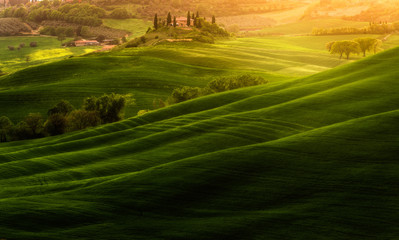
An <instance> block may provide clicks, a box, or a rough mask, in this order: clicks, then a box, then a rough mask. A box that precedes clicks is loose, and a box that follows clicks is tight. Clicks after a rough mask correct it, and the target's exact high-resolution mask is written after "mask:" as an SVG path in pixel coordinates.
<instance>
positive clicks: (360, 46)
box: [326, 38, 382, 59]
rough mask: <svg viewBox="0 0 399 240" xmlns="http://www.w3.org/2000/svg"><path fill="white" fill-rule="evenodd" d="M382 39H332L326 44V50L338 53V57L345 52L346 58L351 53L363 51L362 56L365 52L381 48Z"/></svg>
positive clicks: (375, 51) (340, 57) (376, 50)
mask: <svg viewBox="0 0 399 240" xmlns="http://www.w3.org/2000/svg"><path fill="white" fill-rule="evenodd" d="M381 45H382V41H381V40H379V39H375V38H356V39H354V40H345V41H334V42H329V43H327V44H326V48H327V50H328V51H329V52H330V53H331V54H338V55H339V59H342V56H343V55H344V54H345V55H346V59H349V56H350V55H351V54H359V53H363V57H365V56H366V52H374V53H377V52H378V51H380V50H381V48H380V47H381Z"/></svg>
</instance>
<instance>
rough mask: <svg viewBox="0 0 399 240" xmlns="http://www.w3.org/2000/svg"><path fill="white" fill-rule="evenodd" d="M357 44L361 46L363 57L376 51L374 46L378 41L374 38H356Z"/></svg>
mask: <svg viewBox="0 0 399 240" xmlns="http://www.w3.org/2000/svg"><path fill="white" fill-rule="evenodd" d="M355 42H357V43H358V44H359V47H360V50H361V52H362V53H363V57H365V56H366V52H371V51H373V50H374V46H375V44H376V43H377V39H374V38H356V39H355Z"/></svg>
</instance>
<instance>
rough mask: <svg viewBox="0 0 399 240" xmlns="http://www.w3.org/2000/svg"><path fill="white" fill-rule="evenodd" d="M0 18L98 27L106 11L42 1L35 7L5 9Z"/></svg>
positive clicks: (94, 7)
mask: <svg viewBox="0 0 399 240" xmlns="http://www.w3.org/2000/svg"><path fill="white" fill-rule="evenodd" d="M53 4H54V3H53ZM27 6H28V7H27ZM0 16H2V17H6V18H11V17H14V18H22V19H24V20H29V21H34V22H41V21H45V20H55V21H66V22H70V23H75V24H80V25H86V26H100V25H101V24H102V20H101V18H104V17H106V11H105V10H104V9H102V8H100V7H97V6H94V5H90V4H64V5H61V6H60V7H58V6H57V7H54V5H52V4H51V3H49V2H48V1H47V3H46V1H42V2H40V3H39V4H35V5H18V6H14V7H9V8H6V9H4V10H3V11H2V12H1V13H0Z"/></svg>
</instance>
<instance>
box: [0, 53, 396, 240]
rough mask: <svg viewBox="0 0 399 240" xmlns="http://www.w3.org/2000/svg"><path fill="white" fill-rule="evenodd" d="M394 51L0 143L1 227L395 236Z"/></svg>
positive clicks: (41, 235) (2, 234)
mask: <svg viewBox="0 0 399 240" xmlns="http://www.w3.org/2000/svg"><path fill="white" fill-rule="evenodd" d="M398 53H399V49H398V48H396V49H393V50H388V51H386V52H383V53H381V54H378V55H375V56H372V57H369V58H366V59H364V60H360V61H357V62H355V63H352V64H347V65H344V66H341V67H338V68H336V69H332V70H328V71H325V72H322V73H319V74H316V75H313V76H310V77H304V78H299V79H291V80H285V81H274V82H271V83H270V84H268V85H264V86H257V87H251V88H245V89H240V90H235V91H230V92H225V93H222V94H216V95H210V96H207V97H203V98H199V99H195V100H192V101H188V102H184V103H182V104H177V105H173V106H171V107H167V108H163V109H161V110H158V111H154V112H151V113H148V114H146V115H143V116H141V117H136V118H131V119H128V120H125V121H122V122H119V123H115V124H111V125H105V126H102V127H99V128H95V129H89V130H86V131H82V132H77V133H72V134H67V135H63V136H59V137H52V138H45V139H39V140H35V141H25V142H13V143H7V144H1V145H0V186H1V188H0V209H1V215H0V238H6V239H24V240H29V239H51V240H57V239H71V238H73V239H362V240H364V239H395V238H396V237H397V236H398V234H399V227H398V225H397V222H398V220H399V215H398V214H397V209H398V208H399V197H398V196H399V194H398V190H397V189H398V187H399V186H398V182H399V165H398V161H397V160H398V156H397V153H398V152H399V145H398V141H399V137H398V136H399V128H398V127H397V125H398V121H399V95H398V94H397V91H398V90H399V82H398V81H397V79H398V76H399V70H398V68H396V65H397V62H398V61H399V54H398ZM10 81H11V80H10Z"/></svg>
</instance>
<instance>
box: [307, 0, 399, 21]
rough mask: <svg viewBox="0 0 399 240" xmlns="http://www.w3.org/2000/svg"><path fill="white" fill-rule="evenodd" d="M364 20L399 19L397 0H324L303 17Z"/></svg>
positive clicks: (308, 10)
mask: <svg viewBox="0 0 399 240" xmlns="http://www.w3.org/2000/svg"><path fill="white" fill-rule="evenodd" d="M338 17H341V18H343V19H346V20H355V21H363V22H374V23H378V22H380V21H381V22H385V21H388V22H396V21H399V8H398V1H397V0H380V1H371V0H365V1H357V0H349V1H339V0H324V1H323V0H322V1H320V2H319V3H315V4H313V5H312V6H310V7H309V8H308V9H307V11H306V12H305V14H304V16H303V19H318V18H338Z"/></svg>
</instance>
